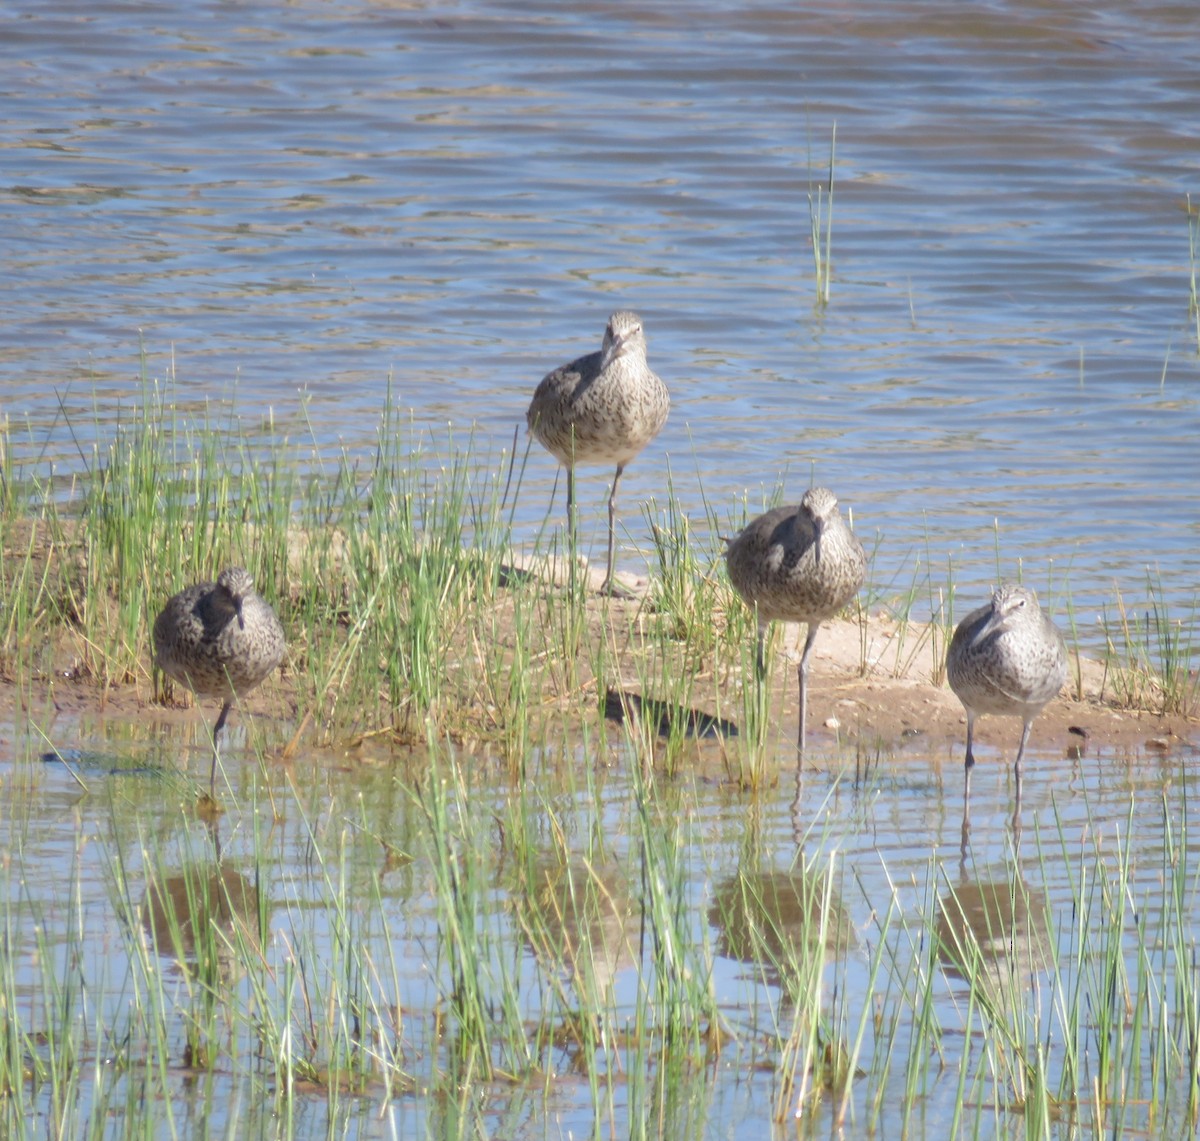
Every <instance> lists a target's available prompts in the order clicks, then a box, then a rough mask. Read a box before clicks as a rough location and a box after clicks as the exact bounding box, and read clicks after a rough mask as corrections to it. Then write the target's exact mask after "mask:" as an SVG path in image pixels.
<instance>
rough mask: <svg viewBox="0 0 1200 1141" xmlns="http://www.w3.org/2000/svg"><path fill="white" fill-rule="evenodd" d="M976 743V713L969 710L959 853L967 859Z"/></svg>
mask: <svg viewBox="0 0 1200 1141" xmlns="http://www.w3.org/2000/svg"><path fill="white" fill-rule="evenodd" d="M974 743H975V713H974V711H973V710H971V709H968V710H967V759H966V761H965V762H964V763H963V772H964V774H965V775H964V778H963V818H962V836H961V839H960V841H959V852H960V854H961V856H962V858H963V859H964V860H965V859H966V858H967V842H968V841H969V840H970V838H971V770H972V769H973V768H974V767H975V753H974V750H973V749H972V746H973V745H974Z"/></svg>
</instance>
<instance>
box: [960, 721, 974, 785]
mask: <svg viewBox="0 0 1200 1141" xmlns="http://www.w3.org/2000/svg"><path fill="white" fill-rule="evenodd" d="M974 744H975V712H974V710H971V709H968V710H967V759H966V760H965V761H964V762H963V770H964V772H965V773H966V784H965V785H964V788H963V796H964V798H965V797H969V796H970V795H971V770H972V769H973V768H974V767H975V750H974V748H973V746H974Z"/></svg>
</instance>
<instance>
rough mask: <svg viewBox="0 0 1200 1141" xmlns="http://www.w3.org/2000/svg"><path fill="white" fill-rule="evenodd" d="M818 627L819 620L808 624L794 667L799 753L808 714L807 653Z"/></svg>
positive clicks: (802, 746)
mask: <svg viewBox="0 0 1200 1141" xmlns="http://www.w3.org/2000/svg"><path fill="white" fill-rule="evenodd" d="M820 628H821V623H820V622H810V623H809V624H808V637H807V638H805V639H804V651H803V653H801V655H800V665H799V666H797V667H796V674H797V676H798V677H799V679H800V733H799V736H798V737H797V741H796V747H797V749H798V750H799V751H800V752H801V753H803V752H804V740H805V733H804V723H805V719H806V718H807V716H808V655H809V654H811V653H812V648H813V643H814V642H815V641H816V640H817V631H818V630H819V629H820Z"/></svg>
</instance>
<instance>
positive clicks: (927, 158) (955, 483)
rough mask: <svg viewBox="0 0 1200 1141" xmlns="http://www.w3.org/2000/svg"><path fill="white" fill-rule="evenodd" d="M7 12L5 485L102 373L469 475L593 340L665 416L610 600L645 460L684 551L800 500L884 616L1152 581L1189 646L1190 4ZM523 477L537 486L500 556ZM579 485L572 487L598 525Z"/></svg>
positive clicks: (109, 404)
mask: <svg viewBox="0 0 1200 1141" xmlns="http://www.w3.org/2000/svg"><path fill="white" fill-rule="evenodd" d="M8 12H9V15H8V18H7V21H6V34H5V36H4V40H3V43H2V44H0V55H2V57H3V58H4V60H5V64H6V66H5V79H4V86H3V98H2V100H0V121H2V123H3V128H4V130H3V137H4V142H3V144H2V147H3V149H2V151H0V183H2V188H0V225H3V227H4V232H5V234H6V253H7V257H6V271H5V273H4V274H3V275H2V279H0V300H2V303H3V305H4V310H5V314H6V331H5V337H4V339H3V345H2V346H0V399H3V404H4V410H5V412H6V414H7V415H8V416H9V418H10V420H12V421H13V422H14V423H15V425H16V426H17V432H16V436H17V440H16V444H15V447H16V448H17V449H18V452H19V455H20V457H21V458H22V459H23V460H32V459H38V458H40V459H42V461H43V463H44V462H46V460H47V459H48V458H52V457H53V458H57V460H58V462H59V464H60V467H70V466H71V464H72V463H77V462H78V460H77V456H76V452H75V442H76V440H77V439H79V438H81V437H82V438H84V439H86V438H87V437H88V435H89V434H90V432H91V431H92V426H93V425H94V424H95V423H96V421H97V420H99V421H100V422H101V425H102V434H103V424H104V423H105V422H107V421H108V420H109V419H110V418H111V417H112V416H113V415H115V406H116V402H117V400H118V399H122V400H125V401H126V402H128V401H129V400H130V399H131V398H132V397H133V396H134V394H135V393H136V391H137V376H138V374H139V371H140V368H141V364H140V363H139V344H141V345H144V350H145V355H146V360H145V369H146V372H147V373H148V375H150V376H151V377H154V378H160V379H162V378H167V377H168V376H172V377H174V380H175V388H174V394H175V396H176V398H177V399H178V400H179V401H180V402H181V403H184V404H185V405H189V406H198V404H199V402H201V401H204V400H211V399H218V398H219V399H230V400H233V401H234V402H235V405H236V408H237V409H238V410H239V411H240V412H241V413H242V414H243V415H244V416H245V417H246V419H247V421H248V422H249V423H253V422H254V421H255V418H256V416H257V414H258V413H259V412H261V411H262V410H263V409H264V408H266V407H268V406H269V407H271V408H273V409H274V410H275V413H276V416H277V417H278V418H279V419H280V420H281V421H283V422H285V423H295V422H296V420H297V413H298V409H299V406H300V401H301V396H300V394H301V393H305V394H307V398H308V399H309V400H310V401H311V404H310V406H309V414H310V417H311V430H312V431H313V432H315V434H316V437H317V442H318V444H319V445H320V446H321V447H322V448H324V449H327V450H329V451H332V450H333V449H335V448H336V447H337V446H338V444H339V442H345V444H346V445H347V446H348V447H350V448H351V449H355V448H362V449H364V451H365V450H366V449H368V448H369V446H370V442H371V439H372V433H373V431H374V428H375V425H376V423H377V419H378V415H379V412H380V409H381V407H382V405H383V402H384V400H385V393H386V390H387V385H388V383H389V378H390V381H391V384H392V385H393V388H394V390H395V392H396V394H397V397H398V399H399V401H400V402H401V403H402V404H404V405H405V406H410V407H411V408H412V409H413V415H414V417H415V419H416V421H417V423H418V424H427V425H431V426H433V425H441V424H444V423H446V422H450V423H453V424H455V425H458V426H460V427H465V426H467V425H470V424H475V425H477V434H476V446H477V448H478V450H479V451H480V452H481V454H484V455H487V456H492V457H498V456H499V454H500V453H501V451H502V450H503V449H504V448H506V447H508V446H509V445H510V443H511V438H512V429H513V427H514V425H516V424H517V423H519V422H521V421H522V420H523V413H524V409H525V406H526V404H527V402H528V398H529V396H530V393H531V390H532V387H533V386H534V384H536V382H537V380H538V379H539V378H540V376H541V375H542V374H543V373H544V372H545V371H547V370H548V368H550V367H552V366H553V365H555V364H558V363H560V362H562V361H564V360H567V359H570V358H571V357H573V356H575V355H578V354H579V353H582V352H584V351H588V350H590V349H592V348H594V347H596V346H597V345H598V343H599V338H600V334H601V332H602V329H603V324H604V319H605V317H606V315H607V313H608V312H609V311H611V310H612V309H615V308H617V307H618V306H629V307H635V308H637V309H638V310H640V311H641V313H642V314H643V316H644V318H645V321H646V324H647V328H648V331H649V336H650V342H651V361H652V363H653V365H654V366H655V368H656V369H657V370H658V371H659V372H660V373H661V375H663V376H664V377H665V378H666V379H667V381H668V383H669V385H670V387H671V390H672V393H673V399H674V407H673V412H672V416H671V419H670V421H669V423H668V425H667V428H666V429H665V431H664V432H663V434H662V436H661V437H660V440H659V441H658V442H656V443H655V444H653V445H651V446H650V447H649V448H648V449H647V451H646V452H645V454H644V455H643V456H642V457H641V458H640V459H639V460H638V461H636V462H635V463H634V464H633V465H632V466H631V468H630V470H629V472H628V474H627V476H626V482H624V484H623V502H624V504H625V507H626V510H625V520H626V526H627V528H628V535H627V536H626V539H627V549H626V552H625V556H624V557H625V559H626V560H627V561H630V562H635V563H636V555H635V554H634V553H633V552H632V551H630V550H629V549H628V544H637V543H638V542H640V541H644V537H645V536H644V524H643V523H642V521H641V519H640V518H639V516H638V513H637V511H636V509H635V508H636V504H637V502H638V501H639V500H640V499H642V498H644V497H645V496H646V495H647V494H648V493H650V492H651V491H654V490H661V488H662V484H663V475H664V471H665V467H666V464H667V461H668V458H669V459H670V462H671V465H672V469H673V471H674V474H675V488H676V491H677V493H678V494H679V495H680V496H681V497H682V498H683V499H684V501H685V503H686V504H687V505H688V507H689V509H691V510H693V511H697V512H698V511H699V504H700V501H701V496H702V495H703V496H706V497H707V498H708V500H709V502H710V503H712V504H713V505H714V506H715V507H716V508H717V509H718V510H725V509H726V506H727V505H728V507H729V509H731V510H735V509H736V503H737V500H738V497H739V496H740V495H741V494H742V493H743V492H744V491H745V490H746V489H749V490H750V495H751V501H752V503H757V502H761V491H760V487H761V486H762V485H765V486H766V488H767V489H768V491H769V490H770V489H771V488H773V487H774V486H775V485H776V483H777V482H778V481H780V480H782V481H783V483H784V485H785V487H786V489H787V491H788V492H789V493H791V494H795V492H796V491H797V490H798V489H799V488H800V487H802V486H805V485H806V484H807V483H808V482H809V480H810V478H812V477H814V476H815V478H817V479H819V480H820V481H822V482H825V483H827V484H829V485H830V486H832V487H834V488H835V490H837V492H838V494H839V495H840V497H841V498H842V501H843V503H845V504H849V505H852V506H853V508H854V511H855V518H856V521H857V525H858V527H859V529H860V530H862V531H863V532H864V533H865V534H867V535H875V534H878V535H879V536H880V537H881V538H880V545H879V549H878V552H877V555H876V559H875V571H874V575H875V579H876V581H877V582H878V583H880V584H882V585H884V586H889V585H890V586H897V585H898V586H907V585H908V584H909V583H911V582H912V581H913V579H914V578H923V575H924V571H925V569H926V568H928V567H932V568H933V571H934V573H935V575H936V577H937V579H938V582H939V584H941V583H948V582H949V581H950V580H951V579H952V580H953V581H954V582H955V583H956V584H957V586H958V588H959V590H960V592H963V593H965V594H966V595H967V598H966V602H969V603H972V604H973V603H974V601H975V599H976V598H977V597H978V595H979V594H980V593H981V592H982V591H983V590H984V589H985V588H986V585H987V584H988V583H989V582H991V581H994V580H995V579H996V577H997V573H999V574H1000V575H1003V576H1005V577H1008V576H1011V575H1014V574H1016V573H1017V570H1018V560H1021V566H1022V567H1023V569H1024V572H1025V573H1026V574H1027V575H1029V576H1030V577H1031V578H1032V579H1033V581H1034V583H1035V585H1037V586H1039V587H1041V588H1042V589H1043V591H1044V592H1045V591H1046V589H1047V587H1048V585H1049V584H1050V583H1053V586H1051V587H1050V593H1052V594H1054V595H1057V594H1058V592H1059V590H1060V588H1062V587H1064V586H1065V587H1066V588H1067V589H1068V590H1069V592H1070V594H1071V597H1072V599H1073V601H1074V603H1075V607H1076V609H1077V611H1078V613H1079V615H1080V618H1081V621H1083V622H1084V623H1090V622H1091V621H1092V618H1093V616H1094V615H1095V614H1096V613H1097V612H1098V611H1099V610H1100V608H1101V607H1105V606H1109V607H1111V606H1112V604H1113V601H1114V598H1115V595H1116V591H1118V590H1119V591H1120V592H1121V593H1122V595H1124V596H1128V597H1131V598H1133V599H1134V600H1138V599H1141V598H1142V597H1144V593H1145V585H1146V572H1147V568H1150V569H1151V572H1152V574H1154V575H1155V576H1161V579H1162V589H1163V591H1164V592H1165V595H1166V597H1167V599H1168V601H1169V602H1170V603H1171V604H1172V606H1173V607H1174V612H1175V613H1177V614H1180V615H1182V616H1184V617H1185V618H1187V619H1188V620H1189V621H1192V620H1193V616H1192V606H1191V604H1192V600H1193V598H1194V594H1195V589H1196V583H1197V577H1198V576H1197V572H1198V567H1200V556H1198V555H1197V549H1198V542H1197V539H1198V537H1200V534H1198V532H1200V523H1198V516H1200V512H1198V510H1197V486H1198V483H1200V446H1198V441H1200V401H1198V398H1197V382H1198V379H1200V375H1198V369H1197V351H1196V350H1197V345H1196V332H1197V330H1196V323H1195V318H1194V314H1189V289H1190V279H1191V278H1190V275H1191V271H1190V265H1189V229H1188V215H1187V196H1188V194H1189V193H1191V192H1193V191H1195V190H1196V189H1197V187H1198V186H1200V181H1198V180H1197V168H1198V166H1200V153H1198V152H1197V149H1196V138H1197V133H1198V131H1200V111H1198V110H1197V108H1200V67H1198V63H1200V60H1198V58H1197V52H1196V50H1195V46H1194V40H1195V36H1194V35H1193V33H1194V31H1195V25H1194V13H1193V12H1192V10H1191V7H1190V6H1189V5H1186V4H1171V3H1163V2H1158V3H1155V2H1144V3H1137V4H1127V5H1124V6H1122V7H1121V10H1120V11H1110V12H1104V11H1101V10H1094V9H1089V8H1081V7H1080V6H1078V5H1075V4H1069V3H1053V2H1045V3H1018V2H1012V3H995V4H987V5H969V6H963V5H959V4H952V3H948V2H929V3H917V4H903V5H861V4H828V5H824V6H818V7H812V6H808V7H806V8H804V9H803V10H799V11H797V10H795V9H794V7H788V6H774V7H773V6H769V5H752V4H747V5H741V4H730V5H726V4H709V5H700V6H698V7H697V6H689V7H686V8H685V7H683V6H680V5H677V4H658V5H655V4H653V3H652V4H650V5H649V6H647V5H644V4H643V5H638V6H636V7H635V6H631V5H601V4H585V5H571V6H569V7H568V6H562V5H543V6H538V5H535V4H524V3H522V4H519V5H517V4H512V5H502V4H492V5H489V4H477V3H465V2H464V3H459V4H455V5H444V6H427V5H422V4H383V3H380V4H373V5H372V4H363V5H358V6H352V5H345V4H341V3H303V2H302V3H296V4H289V5H286V6H274V5H256V4H244V5H237V6H229V5H226V4H208V3H199V4H192V5H174V4H160V5H156V4H153V3H145V4H129V5H105V4H99V5H93V6H89V7H87V8H83V7H80V6H78V5H74V4H56V3H53V2H51V3H41V2H39V3H38V4H36V5H34V4H26V5H21V4H17V5H10V6H9V9H8ZM835 125H836V158H835V174H834V206H833V227H832V241H833V247H832V248H833V269H834V272H833V280H832V296H831V300H830V303H829V305H828V306H827V307H825V308H818V307H817V306H816V305H815V300H816V289H815V284H814V269H813V259H812V254H811V239H810V213H809V205H808V198H809V196H810V195H812V194H814V193H815V191H816V189H817V186H818V185H819V184H820V183H821V182H822V181H823V180H824V179H825V178H826V175H827V165H828V160H829V154H830V145H831V136H832V133H833V131H834V128H835ZM126 406H128V405H126ZM64 412H65V413H66V417H67V418H69V419H70V421H71V423H72V428H73V433H74V435H73V434H72V432H71V431H67V430H66V428H65V427H64ZM26 420H28V430H26V428H25V423H26ZM309 430H310V429H309V427H308V425H305V426H304V427H303V429H301V430H300V432H301V434H303V433H304V432H308V431H309ZM698 473H703V487H702V488H701V485H700V481H699V479H698ZM554 474H555V472H554V465H553V462H552V461H551V460H550V458H549V457H548V456H545V455H543V454H542V453H541V452H540V451H535V454H534V456H533V459H532V462H531V469H530V472H529V477H528V479H527V482H526V483H525V485H524V487H523V489H522V500H521V506H520V516H519V521H523V522H524V523H526V524H531V523H532V522H533V521H534V520H537V519H540V518H541V515H542V512H543V511H544V508H545V502H546V499H545V496H546V493H547V492H548V491H549V489H550V487H551V484H552V482H553V478H554ZM609 476H610V473H603V472H599V471H597V472H594V473H589V474H588V476H587V478H586V479H585V481H584V485H583V490H582V494H583V497H584V499H585V502H586V503H587V504H588V506H590V507H591V508H592V509H593V512H594V514H593V516H592V519H593V521H594V522H595V524H596V526H597V528H598V527H599V526H600V523H601V514H600V508H601V505H602V502H603V498H604V491H603V481H604V480H605V479H606V478H609ZM997 532H998V535H997ZM997 548H998V551H999V553H998V555H997ZM1051 563H1053V570H1051V569H1049V568H1050V564H1051ZM1092 637H1093V640H1094V635H1093V636H1092Z"/></svg>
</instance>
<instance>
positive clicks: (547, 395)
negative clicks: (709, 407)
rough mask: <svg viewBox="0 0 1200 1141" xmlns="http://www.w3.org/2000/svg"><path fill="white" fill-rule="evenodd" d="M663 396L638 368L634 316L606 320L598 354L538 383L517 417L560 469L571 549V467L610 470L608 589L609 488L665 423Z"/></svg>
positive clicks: (613, 513) (641, 353)
mask: <svg viewBox="0 0 1200 1141" xmlns="http://www.w3.org/2000/svg"><path fill="white" fill-rule="evenodd" d="M670 408H671V395H670V393H669V392H667V386H666V385H665V384H663V382H662V380H661V379H659V377H658V376H656V375H655V374H654V373H653V372H652V371H651V369H650V366H649V365H648V364H647V363H646V334H645V332H643V330H642V322H641V318H640V317H638V315H637V314H636V313H630V312H629V311H628V310H621V311H620V312H617V313H614V314H613V315H612V316H611V317H610V318H609V319H608V326H607V327H606V328H605V330H604V342H603V344H601V346H600V350H599V351H598V352H594V353H588V355H587V356H584V357H580V358H579V359H578V360H574V361H572V362H571V363H570V364H565V365H562V366H561V367H560V368H556V369H555V370H554V371H553V372H552V373H549V374H548V375H547V376H545V377H543V378H542V382H541V384H539V385H538V386H537V391H536V392H534V394H533V399H532V400H531V401H530V403H529V411H528V412H526V414H525V420H526V423H527V424H528V425H529V431H530V432H532V433H533V435H534V436H535V437H536V438H537V440H538V442H539V443H540V444H541V445H542V446H543V447H544V448H545V449H546V450H547V451H548V452H549V453H550V454H551V455H552V456H554V458H555V459H556V460H558V462H559V463H560V464H562V465H563V466H564V467H565V468H566V469H567V524H568V526H569V527H570V532H571V546H572V552H573V551H574V547H575V538H576V521H575V465H576V464H616V466H617V473H616V475H614V476H613V482H612V491H611V493H610V494H609V497H608V565H607V571H606V573H605V576H604V582H603V584H602V585H601V587H600V589H601V591H611V590H612V586H613V552H614V550H615V547H616V518H617V483H618V481H619V480H620V478H621V473H622V472H623V471H624V470H625V465H626V464H627V463H629V461H630V460H632V459H633V458H634V456H636V455H637V454H638V453H639V452H640V451H641V450H642V449H643V448H644V447H645V446H646V445H647V444H648V443H649V442H650V441H651V440H653V439H654V437H655V436H657V435H658V433H659V432H660V431H661V430H662V426H663V425H664V424H665V423H666V422H667V413H668V412H669V411H670Z"/></svg>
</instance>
